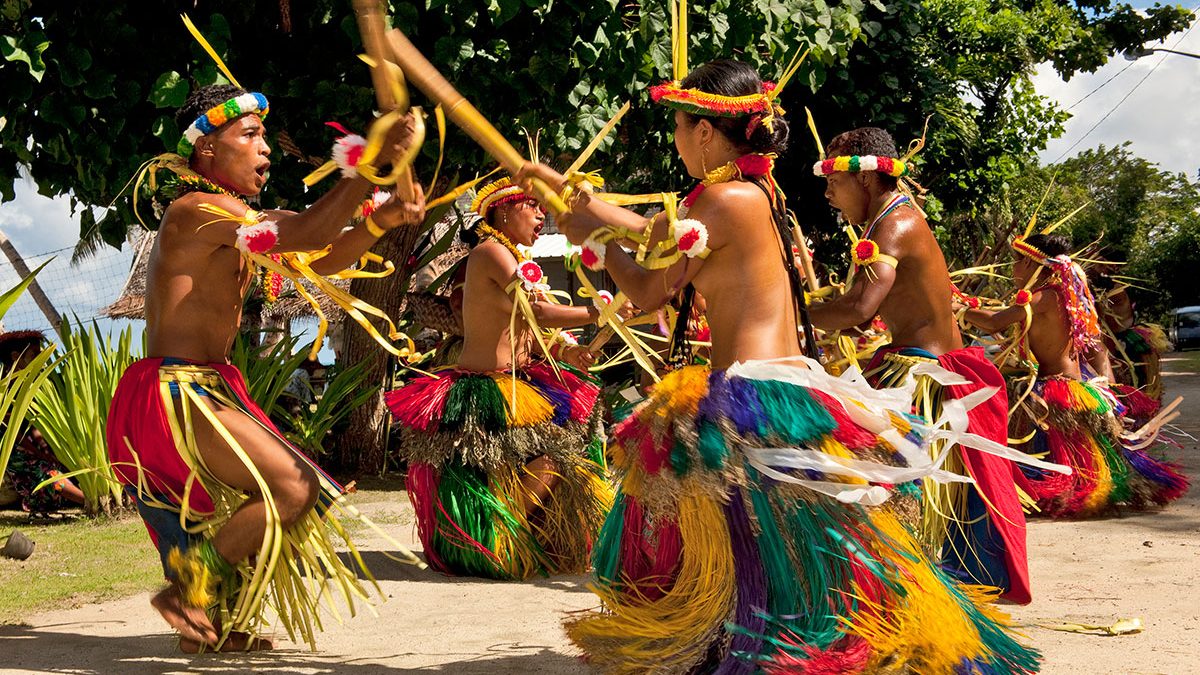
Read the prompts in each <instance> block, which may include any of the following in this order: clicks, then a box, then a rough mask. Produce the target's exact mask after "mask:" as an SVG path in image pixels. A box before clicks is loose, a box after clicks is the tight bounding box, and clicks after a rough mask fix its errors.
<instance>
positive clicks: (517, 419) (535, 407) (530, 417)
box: [492, 373, 554, 427]
mask: <svg viewBox="0 0 1200 675" xmlns="http://www.w3.org/2000/svg"><path fill="white" fill-rule="evenodd" d="M492 379H493V380H495V382H496V385H497V386H499V387H500V391H501V393H503V394H504V407H505V411H506V412H507V413H508V425H509V426H510V427H529V426H533V425H535V424H542V423H545V422H549V421H550V420H551V419H553V418H554V406H553V404H551V403H550V402H549V401H547V400H546V397H545V396H543V395H542V394H541V392H539V391H538V390H537V389H535V388H534V386H533V385H531V384H529V383H528V382H525V381H524V380H521V379H518V378H514V377H513V376H512V375H509V374H507V373H492Z"/></svg>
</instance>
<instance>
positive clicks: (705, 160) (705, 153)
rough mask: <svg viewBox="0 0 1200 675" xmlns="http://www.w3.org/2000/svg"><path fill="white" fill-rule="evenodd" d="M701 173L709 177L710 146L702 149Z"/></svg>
mask: <svg viewBox="0 0 1200 675" xmlns="http://www.w3.org/2000/svg"><path fill="white" fill-rule="evenodd" d="M700 173H702V174H704V175H706V176H707V175H708V146H707V145H706V146H704V147H702V148H700Z"/></svg>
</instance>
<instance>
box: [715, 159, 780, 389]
mask: <svg viewBox="0 0 1200 675" xmlns="http://www.w3.org/2000/svg"><path fill="white" fill-rule="evenodd" d="M710 200H712V201H710ZM717 200H720V201H719V202H718V201H717ZM706 207H709V209H708V210H709V213H711V216H709V215H708V214H706V213H705V210H706ZM692 214H694V215H692V217H696V218H697V219H699V220H701V221H702V222H704V223H705V225H706V226H707V228H708V230H709V246H710V247H712V248H713V252H712V253H711V254H710V255H709V256H708V258H707V259H706V260H705V261H704V265H703V267H701V268H700V271H699V272H698V273H697V274H696V276H695V278H694V279H693V280H692V283H693V284H694V285H695V286H696V290H697V291H699V292H700V293H701V294H702V295H703V296H704V298H705V300H706V301H707V305H708V307H707V310H708V325H709V328H710V329H711V331H712V345H713V346H712V366H713V368H718V369H721V368H728V367H729V366H731V365H733V364H734V363H736V362H738V361H749V360H753V359H772V358H780V357H786V356H796V355H798V354H800V353H801V350H800V346H799V342H798V339H797V335H798V328H797V324H796V312H795V305H794V304H793V298H792V293H791V284H790V283H789V281H788V275H787V270H786V269H785V268H784V264H783V253H782V246H783V244H782V242H781V241H780V239H779V234H778V233H777V232H776V230H775V226H774V224H773V223H772V220H771V209H770V204H769V202H768V201H767V196H766V195H765V194H764V193H763V192H762V190H761V189H759V188H758V187H757V186H755V185H753V184H751V183H747V182H733V183H722V184H718V185H713V186H711V187H709V188H708V190H707V191H705V193H704V195H703V196H702V197H701V198H700V199H699V200H698V201H697V203H696V205H695V207H694V208H693V211H692Z"/></svg>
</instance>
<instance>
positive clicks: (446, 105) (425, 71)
mask: <svg viewBox="0 0 1200 675" xmlns="http://www.w3.org/2000/svg"><path fill="white" fill-rule="evenodd" d="M387 41H388V43H389V44H390V45H391V47H392V56H393V58H394V59H395V61H396V63H398V64H400V68H401V69H403V70H404V75H405V77H407V78H408V81H409V82H412V83H413V84H414V85H415V86H416V87H417V89H420V90H421V91H423V92H425V95H426V96H428V97H429V98H430V99H432V100H433V101H435V102H437V103H440V104H441V105H442V110H445V111H446V117H448V118H450V120H451V121H452V122H454V123H455V124H457V125H458V126H459V127H461V128H462V129H463V131H465V132H467V134H468V135H469V136H470V137H471V138H473V139H475V142H476V143H478V144H479V145H480V146H481V147H482V148H483V149H484V150H486V151H487V153H488V154H489V155H491V156H492V157H494V158H495V159H496V161H498V162H500V164H501V165H503V166H504V168H505V169H506V170H507V171H508V172H509V173H514V174H515V173H516V172H518V171H520V170H521V167H522V166H524V165H525V162H526V159H525V158H524V157H523V156H522V155H521V153H519V152H517V149H516V148H514V147H513V146H512V144H511V143H509V142H508V141H506V140H505V139H504V137H503V136H501V135H500V132H499V131H497V130H496V127H494V126H492V124H491V122H488V121H487V120H486V119H485V118H484V117H483V115H482V114H480V112H479V111H478V110H477V109H476V108H475V106H473V105H471V102H470V101H468V100H467V99H466V98H464V97H463V95H462V94H460V93H458V90H456V89H455V88H454V86H453V85H451V84H450V82H449V81H447V80H446V78H444V77H442V74H441V73H439V72H438V70H437V68H434V67H433V64H432V63H430V62H429V60H428V59H426V58H425V56H424V55H423V54H421V52H420V51H419V50H418V49H417V48H416V47H415V46H413V43H412V42H409V40H408V38H407V37H405V35H404V33H401V32H400V31H399V30H397V29H392V30H391V31H390V32H389V33H388V34H387ZM533 191H534V193H535V196H536V197H537V198H538V200H539V201H541V202H542V203H543V204H545V205H546V206H547V207H549V208H550V210H552V211H553V212H554V213H555V215H561V214H564V213H566V212H567V211H568V210H569V209H568V208H567V205H566V204H564V203H563V201H562V199H560V198H559V196H558V193H557V192H555V191H554V190H553V189H551V188H550V186H549V185H546V184H545V183H544V182H542V181H541V180H538V179H536V178H535V179H533Z"/></svg>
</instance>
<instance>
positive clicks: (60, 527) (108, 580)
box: [0, 513, 163, 624]
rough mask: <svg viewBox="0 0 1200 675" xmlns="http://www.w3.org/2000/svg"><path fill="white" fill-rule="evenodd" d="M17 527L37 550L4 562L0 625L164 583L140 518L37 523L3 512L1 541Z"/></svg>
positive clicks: (0, 575)
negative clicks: (20, 557)
mask: <svg viewBox="0 0 1200 675" xmlns="http://www.w3.org/2000/svg"><path fill="white" fill-rule="evenodd" d="M14 529H19V530H21V532H23V533H24V534H25V536H27V537H29V538H30V539H32V540H33V541H34V542H36V544H37V548H35V549H34V552H33V555H32V556H31V557H30V558H29V559H28V560H24V561H18V560H9V559H8V558H0V588H3V589H4V591H3V592H2V593H0V624H12V623H19V622H21V621H23V620H25V619H27V618H28V617H30V616H32V615H34V614H37V613H39V612H45V611H49V610H54V609H65V608H69V607H77V606H79V605H83V604H87V603H92V602H99V601H102V600H109V599H112V598H120V597H125V596H128V595H133V594H135V593H140V592H142V591H148V590H152V589H155V588H157V587H158V586H159V585H161V584H162V576H163V575H162V567H161V566H160V565H159V562H158V555H157V554H156V552H155V551H154V548H153V547H152V546H151V544H150V540H149V538H148V536H147V534H146V527H145V526H144V525H143V524H142V521H141V519H140V518H138V517H137V516H134V515H124V516H119V517H111V518H67V519H63V520H52V521H46V520H36V521H35V520H31V519H30V518H29V517H28V516H27V515H25V514H14V513H3V514H0V539H2V538H5V537H7V536H8V535H9V534H10V533H12V531H13V530H14Z"/></svg>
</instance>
